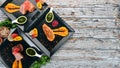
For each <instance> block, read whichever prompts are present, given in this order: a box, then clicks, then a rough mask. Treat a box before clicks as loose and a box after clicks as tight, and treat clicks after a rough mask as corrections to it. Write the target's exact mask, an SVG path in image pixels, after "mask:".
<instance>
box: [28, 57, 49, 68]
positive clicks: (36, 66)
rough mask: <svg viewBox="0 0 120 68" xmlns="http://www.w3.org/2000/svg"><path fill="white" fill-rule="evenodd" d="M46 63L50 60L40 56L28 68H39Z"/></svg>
mask: <svg viewBox="0 0 120 68" xmlns="http://www.w3.org/2000/svg"><path fill="white" fill-rule="evenodd" d="M48 62H50V58H49V57H48V56H42V57H41V58H40V59H39V60H38V61H35V62H34V63H33V64H32V65H31V67H30V68H41V67H42V66H43V65H46V64H47V63H48Z"/></svg>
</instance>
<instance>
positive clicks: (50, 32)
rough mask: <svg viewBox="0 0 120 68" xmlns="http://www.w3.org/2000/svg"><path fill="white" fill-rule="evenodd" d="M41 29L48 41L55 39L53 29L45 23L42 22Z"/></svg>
mask: <svg viewBox="0 0 120 68" xmlns="http://www.w3.org/2000/svg"><path fill="white" fill-rule="evenodd" d="M42 29H43V31H44V33H45V35H46V37H47V39H48V40H49V41H53V40H54V39H55V35H54V33H53V30H52V29H51V28H50V27H49V26H47V25H46V24H43V26H42Z"/></svg>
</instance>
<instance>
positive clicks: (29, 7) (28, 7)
mask: <svg viewBox="0 0 120 68" xmlns="http://www.w3.org/2000/svg"><path fill="white" fill-rule="evenodd" d="M34 10H35V6H34V5H33V4H32V3H31V2H30V1H29V0H26V1H25V2H24V3H23V4H21V6H20V12H21V13H22V14H26V13H27V12H33V11H34Z"/></svg>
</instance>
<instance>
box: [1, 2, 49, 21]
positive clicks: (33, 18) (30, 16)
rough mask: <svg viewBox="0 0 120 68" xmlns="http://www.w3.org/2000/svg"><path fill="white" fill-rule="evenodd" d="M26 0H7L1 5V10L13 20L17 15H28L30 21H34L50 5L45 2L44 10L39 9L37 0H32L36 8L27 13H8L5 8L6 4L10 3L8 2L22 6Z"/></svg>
mask: <svg viewBox="0 0 120 68" xmlns="http://www.w3.org/2000/svg"><path fill="white" fill-rule="evenodd" d="M24 1H25V0H6V1H5V2H4V3H3V4H2V5H1V7H0V8H1V10H2V11H3V12H4V13H5V14H6V15H7V16H8V17H9V18H10V19H11V20H15V19H16V18H17V17H19V16H26V17H27V18H28V22H32V21H34V20H35V19H36V18H37V17H38V15H41V14H42V13H43V12H44V11H45V10H46V9H47V7H48V5H47V4H46V3H44V5H43V8H42V10H39V9H38V8H37V7H36V2H35V0H30V1H31V3H33V4H34V5H35V7H36V10H35V11H33V12H31V13H30V12H27V14H25V15H23V14H22V13H21V12H19V11H18V12H15V13H12V14H10V13H8V12H7V11H6V10H5V9H4V8H5V6H6V5H7V4H8V3H14V4H16V5H18V6H20V5H21V4H22V3H23V2H24Z"/></svg>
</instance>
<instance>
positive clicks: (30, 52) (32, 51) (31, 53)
mask: <svg viewBox="0 0 120 68" xmlns="http://www.w3.org/2000/svg"><path fill="white" fill-rule="evenodd" d="M27 52H28V54H30V55H35V51H34V50H33V49H28V50H27Z"/></svg>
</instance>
